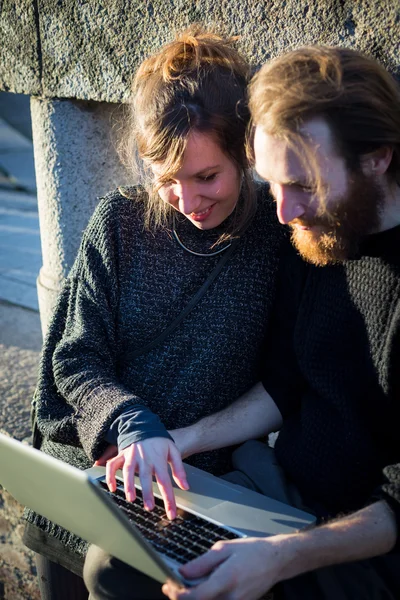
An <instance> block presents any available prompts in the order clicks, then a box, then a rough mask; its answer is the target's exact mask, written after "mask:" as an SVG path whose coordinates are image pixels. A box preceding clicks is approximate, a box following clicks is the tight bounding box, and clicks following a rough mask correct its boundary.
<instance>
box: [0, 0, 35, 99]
mask: <svg viewBox="0 0 400 600" xmlns="http://www.w3.org/2000/svg"><path fill="white" fill-rule="evenodd" d="M40 65H41V61H40V51H39V43H38V30H37V27H36V19H35V3H34V2H33V1H32V0H18V2H15V0H3V2H0V89H1V90H3V91H5V92H20V93H21V94H40V92H41V81H42V77H41V70H40Z"/></svg>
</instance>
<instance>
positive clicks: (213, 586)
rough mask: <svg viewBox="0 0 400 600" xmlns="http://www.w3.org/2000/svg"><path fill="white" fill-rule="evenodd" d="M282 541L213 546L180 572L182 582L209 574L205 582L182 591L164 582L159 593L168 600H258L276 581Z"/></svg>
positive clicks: (272, 539)
mask: <svg viewBox="0 0 400 600" xmlns="http://www.w3.org/2000/svg"><path fill="white" fill-rule="evenodd" d="M284 537H285V536H274V537H271V538H246V539H243V540H234V541H232V542H217V543H216V544H214V546H213V547H212V549H211V550H210V551H209V552H207V553H206V554H203V556H200V557H199V558H197V559H196V560H193V561H192V562H190V563H187V564H186V565H184V566H183V567H181V568H180V572H181V573H182V575H183V576H184V577H185V578H186V579H194V578H200V577H205V576H207V575H209V574H210V573H211V575H210V576H209V578H208V579H207V580H206V581H205V582H203V583H200V584H199V585H198V586H196V587H194V588H191V589H182V588H178V587H177V586H176V584H175V583H174V582H172V581H168V582H167V583H166V584H165V585H164V586H163V588H162V591H163V593H164V594H165V595H166V596H168V598H170V600H217V599H218V600H223V599H224V598H227V599H228V598H229V600H233V599H234V600H258V599H259V598H260V597H261V596H262V595H263V594H264V593H265V592H267V591H268V590H269V589H271V587H273V586H274V585H275V583H276V582H277V581H278V580H279V576H278V575H279V573H280V568H281V562H282V557H281V552H280V543H281V538H284Z"/></svg>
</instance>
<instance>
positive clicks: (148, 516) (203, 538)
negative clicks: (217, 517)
mask: <svg viewBox="0 0 400 600" xmlns="http://www.w3.org/2000/svg"><path fill="white" fill-rule="evenodd" d="M99 483H100V485H101V486H102V488H103V489H104V490H105V492H106V493H107V495H108V496H109V498H111V499H112V500H113V502H115V503H116V504H117V505H118V506H119V507H120V508H121V509H122V510H123V511H124V513H125V514H126V516H127V517H128V519H129V520H130V521H132V523H134V524H135V525H136V527H137V528H138V529H139V531H140V533H141V534H142V535H143V537H145V538H146V540H147V541H148V542H150V544H151V545H152V546H153V547H154V548H155V549H156V550H157V551H158V552H161V553H162V554H165V555H166V556H168V557H169V558H173V559H174V560H176V561H177V562H179V563H181V564H184V563H186V562H188V561H190V560H193V559H194V558H197V557H198V556H200V555H201V554H204V553H205V552H207V550H209V549H210V548H211V546H212V545H213V544H215V542H218V540H235V539H238V538H239V537H240V536H239V535H237V534H236V533H233V532H232V531H230V530H229V529H226V528H225V527H222V526H221V525H216V524H215V523H211V522H210V521H207V520H206V519H203V518H202V517H198V516H197V515H193V514H192V513H189V512H187V511H185V510H182V509H181V508H178V509H177V516H176V518H175V519H174V520H173V521H170V520H169V519H168V517H167V515H166V514H165V508H164V503H163V501H162V500H161V498H157V497H154V501H155V507H154V509H153V510H152V511H148V510H146V509H145V508H144V505H143V499H142V491H141V490H140V489H138V488H136V499H135V501H134V502H128V501H127V500H126V499H125V492H124V490H123V489H122V488H119V487H118V488H117V490H116V491H115V492H114V493H111V492H110V491H109V489H108V487H107V484H106V483H105V482H104V481H100V482H99Z"/></svg>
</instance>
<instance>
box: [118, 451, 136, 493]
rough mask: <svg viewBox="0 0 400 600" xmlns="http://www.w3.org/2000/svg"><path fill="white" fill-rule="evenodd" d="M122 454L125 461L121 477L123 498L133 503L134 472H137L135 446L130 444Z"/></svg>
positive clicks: (134, 489) (134, 488)
mask: <svg viewBox="0 0 400 600" xmlns="http://www.w3.org/2000/svg"><path fill="white" fill-rule="evenodd" d="M123 452H124V456H125V461H124V466H123V469H122V475H123V478H124V489H125V498H126V499H127V500H128V502H134V501H135V500H136V487H135V472H136V470H137V459H138V456H137V449H136V445H135V444H132V445H131V446H128V448H125V450H123Z"/></svg>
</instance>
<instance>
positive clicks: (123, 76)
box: [0, 0, 400, 102]
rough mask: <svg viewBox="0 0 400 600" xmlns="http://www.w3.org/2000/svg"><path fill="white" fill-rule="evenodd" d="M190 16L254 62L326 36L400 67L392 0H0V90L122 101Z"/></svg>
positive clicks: (399, 23) (398, 7)
mask: <svg viewBox="0 0 400 600" xmlns="http://www.w3.org/2000/svg"><path fill="white" fill-rule="evenodd" d="M16 5H18V6H19V8H18V9H17V8H15V6H16ZM35 7H37V20H35V10H34V8H35ZM17 13H18V14H17ZM16 19H19V20H18V21H17V22H18V26H17V25H16ZM195 21H199V22H202V23H204V24H206V25H207V24H217V25H221V26H222V28H223V30H224V31H225V32H226V33H229V34H232V35H238V34H239V35H240V41H239V46H240V48H241V49H242V50H243V51H244V52H245V53H246V54H247V56H248V57H249V58H250V60H251V61H252V63H253V64H254V65H259V64H261V63H263V62H265V60H267V59H269V58H271V57H273V56H276V55H277V54H279V53H280V52H282V51H283V50H286V49H288V48H291V47H296V46H299V45H304V44H312V43H318V44H330V45H332V44H335V45H345V46H351V47H356V48H358V49H360V50H363V51H366V52H367V53H371V54H373V55H375V56H376V57H377V58H378V59H380V60H381V61H382V62H383V63H384V64H385V66H387V67H389V68H390V69H391V70H392V71H394V72H396V73H397V74H400V58H399V51H398V50H399V39H400V3H399V0H358V1H357V2H355V1H354V0H313V1H312V0H309V1H307V0H264V1H262V0H261V1H258V0H241V2H233V1H232V0H230V1H228V0H221V1H220V2H216V1H215V0H153V1H151V0H146V1H144V0H136V1H131V0H96V2H84V1H83V0H81V1H80V2H76V1H75V0H64V1H62V2H61V1H58V2H55V0H36V1H34V0H19V2H17V3H14V2H12V1H11V0H4V4H3V10H2V15H1V21H0V26H1V28H2V31H3V38H4V39H3V41H2V45H3V46H4V50H2V54H3V57H4V58H3V57H2V66H1V68H0V88H2V89H6V87H8V88H10V89H12V90H13V91H20V92H23V93H31V94H39V93H41V94H42V95H43V96H45V97H66V98H71V97H73V98H78V99H83V100H88V99H91V100H98V101H107V102H121V101H122V102H124V101H126V100H127V98H128V96H129V84H130V81H131V78H132V75H133V73H134V71H135V70H136V68H137V66H138V64H139V63H140V62H141V60H142V59H143V57H145V56H147V55H148V54H149V53H151V52H153V51H155V50H156V49H157V48H158V47H159V46H160V45H161V44H162V43H164V42H165V41H167V40H169V39H171V37H172V30H174V29H175V30H180V29H182V28H184V27H186V26H187V25H188V24H190V23H192V22H195ZM37 24H38V25H37ZM36 28H38V31H39V34H40V35H39V37H38V38H36V37H35V34H36ZM32 43H33V44H34V46H31V44H32Z"/></svg>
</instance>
